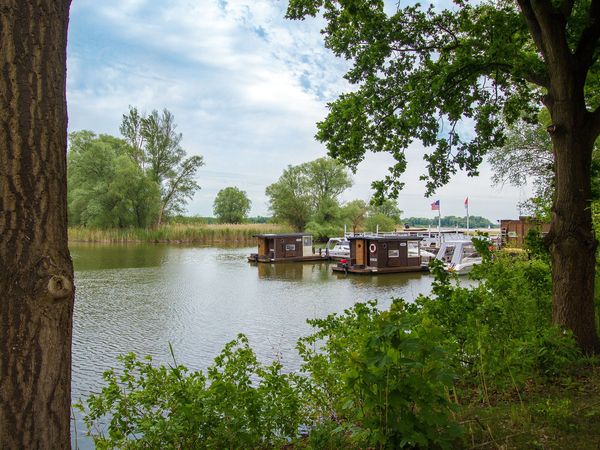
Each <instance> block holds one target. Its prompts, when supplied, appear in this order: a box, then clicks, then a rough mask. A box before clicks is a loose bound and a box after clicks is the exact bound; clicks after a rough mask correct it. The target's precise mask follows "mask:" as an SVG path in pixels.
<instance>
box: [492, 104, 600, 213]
mask: <svg viewBox="0 0 600 450" xmlns="http://www.w3.org/2000/svg"><path fill="white" fill-rule="evenodd" d="M546 115H547V114H543V116H546ZM540 116H542V114H540ZM548 120H549V119H545V121H546V122H548ZM489 162H490V164H491V166H492V168H493V169H494V175H493V176H492V182H493V183H494V184H496V185H503V184H505V183H509V184H511V185H513V186H531V187H532V190H533V191H532V197H531V198H529V199H527V200H525V201H524V202H522V203H521V205H520V206H521V207H522V208H523V209H524V211H525V212H526V213H527V214H531V215H533V216H536V217H539V218H541V219H544V220H550V216H551V207H552V200H553V197H554V193H555V174H554V156H553V154H552V142H551V140H550V136H549V135H548V132H547V131H546V128H545V126H544V120H543V119H541V118H540V121H539V122H536V123H529V122H525V121H519V122H516V123H515V124H513V125H511V126H509V127H508V131H507V135H506V141H505V143H504V145H503V146H502V147H497V148H493V149H491V150H490V154H489ZM591 170H592V180H591V182H592V199H594V200H597V199H600V141H598V140H597V141H596V143H595V145H594V151H593V153H592V167H591Z"/></svg>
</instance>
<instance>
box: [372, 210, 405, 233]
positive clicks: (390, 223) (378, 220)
mask: <svg viewBox="0 0 600 450" xmlns="http://www.w3.org/2000/svg"><path fill="white" fill-rule="evenodd" d="M397 228H398V222H396V221H395V220H394V219H393V218H391V217H389V216H387V215H385V214H383V213H380V212H376V213H374V214H373V213H370V214H369V216H368V217H367V219H366V220H365V229H366V230H368V231H377V230H379V232H383V231H394V230H396V229H397Z"/></svg>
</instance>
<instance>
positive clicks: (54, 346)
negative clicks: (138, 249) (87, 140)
mask: <svg viewBox="0 0 600 450" xmlns="http://www.w3.org/2000/svg"><path fill="white" fill-rule="evenodd" d="M70 3H71V2H70V1H69V0H56V1H53V2H40V1H37V0H36V1H33V0H5V1H3V2H2V12H1V18H2V26H0V42H2V45H0V66H1V67H2V77H1V79H0V125H1V126H0V234H1V236H2V239H1V242H0V261H1V263H0V265H1V266H2V270H0V292H2V297H1V299H0V322H1V323H2V326H0V355H1V356H0V448H2V449H21V448H39V449H51V448H61V449H66V448H70V447H71V443H70V406H71V340H72V315H73V300H74V289H73V266H72V262H71V257H70V256H69V249H68V245H67V183H66V150H67V104H66V70H67V68H66V60H67V51H66V50H67V27H68V22H69V6H70Z"/></svg>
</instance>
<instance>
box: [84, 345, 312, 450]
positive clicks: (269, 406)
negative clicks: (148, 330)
mask: <svg viewBox="0 0 600 450" xmlns="http://www.w3.org/2000/svg"><path fill="white" fill-rule="evenodd" d="M120 361H121V363H122V364H123V367H122V368H121V370H119V372H117V371H115V370H114V369H112V370H109V371H107V372H106V373H105V374H104V380H105V381H106V383H107V385H106V386H105V387H104V388H103V389H102V392H101V393H100V394H98V395H91V396H90V397H89V398H88V399H87V401H86V405H85V406H84V405H83V404H79V405H77V406H78V408H79V409H80V410H82V411H83V412H84V413H85V414H86V416H85V418H84V420H85V422H86V424H87V426H88V429H89V430H97V429H98V428H102V427H101V425H100V424H102V423H104V422H105V420H106V419H109V422H108V426H107V429H106V433H102V432H95V433H93V436H94V441H95V444H96V446H97V448H99V449H122V448H129V449H137V448H161V449H214V448H272V447H278V446H282V445H284V444H285V443H287V442H288V439H291V438H295V437H296V435H297V430H298V427H299V425H300V423H301V422H303V416H302V411H301V404H300V399H299V396H298V394H297V392H298V390H297V388H296V385H295V383H296V377H295V376H294V375H286V374H283V373H281V364H280V363H279V362H277V361H275V362H273V363H272V364H271V365H269V366H266V367H265V366H262V365H261V364H259V363H258V362H257V360H256V356H255V354H254V352H253V351H252V349H251V348H250V347H249V345H248V341H247V339H246V337H244V336H243V335H239V336H238V338H237V339H236V340H234V341H232V342H230V343H228V344H227V345H226V346H225V348H224V349H223V351H222V352H221V354H220V355H219V356H218V357H217V358H216V359H215V362H214V364H213V365H212V366H211V367H210V368H209V369H208V371H207V374H206V375H204V374H203V373H202V372H190V371H188V370H187V369H186V368H185V367H183V366H181V365H178V364H175V365H174V366H169V367H167V366H164V365H161V366H158V367H157V366H154V365H153V364H152V361H151V358H150V357H146V359H145V360H143V361H140V360H139V359H138V358H137V357H136V356H135V355H134V354H133V353H130V354H128V355H126V356H122V357H121V358H120Z"/></svg>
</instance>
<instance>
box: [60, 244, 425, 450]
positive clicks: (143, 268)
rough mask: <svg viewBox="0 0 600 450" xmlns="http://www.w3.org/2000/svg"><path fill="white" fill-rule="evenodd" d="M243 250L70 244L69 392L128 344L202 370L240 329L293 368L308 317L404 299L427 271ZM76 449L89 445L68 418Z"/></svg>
mask: <svg viewBox="0 0 600 450" xmlns="http://www.w3.org/2000/svg"><path fill="white" fill-rule="evenodd" d="M252 250H253V249H250V248H244V249H239V248H213V247H210V248H198V247H183V246H168V245H72V246H71V253H72V256H73V262H74V266H75V280H76V285H77V290H76V302H75V315H74V330H73V399H74V401H75V400H78V399H79V398H81V397H84V396H87V395H88V394H89V393H91V392H96V391H98V390H99V389H100V387H101V386H102V372H103V371H105V370H106V369H108V368H110V367H113V366H115V365H116V357H117V355H119V354H123V353H126V352H129V351H133V352H135V353H137V354H138V355H152V356H153V357H154V359H155V360H156V361H157V362H165V363H167V362H170V361H171V357H170V354H169V348H168V345H169V343H171V344H172V345H173V348H174V349H175V353H176V356H177V359H178V361H179V362H181V363H182V364H185V365H187V366H188V367H190V368H192V369H204V368H206V367H207V366H208V365H210V363H211V362H212V360H213V358H214V357H215V356H216V355H217V354H218V353H219V351H220V350H221V349H222V348H223V346H224V345H225V344H226V343H227V342H228V341H230V340H232V339H234V338H235V337H236V335H237V334H238V333H245V334H246V335H247V336H248V338H249V340H250V343H251V345H252V347H253V348H254V350H255V352H256V353H257V355H258V357H259V359H261V360H262V361H264V362H267V361H271V360H272V359H273V358H274V357H275V356H276V355H277V356H280V357H282V358H283V364H284V366H285V367H286V368H287V369H288V370H295V369H297V368H298V366H299V363H300V361H299V359H298V356H297V354H296V351H295V344H296V341H297V339H298V338H299V337H300V336H303V335H306V334H308V333H310V331H311V328H310V327H309V326H308V324H307V323H306V319H308V318H316V317H324V316H326V315H327V314H330V313H333V312H343V311H344V309H347V308H349V307H351V306H352V305H353V304H354V303H356V302H364V301H367V300H372V299H378V300H379V303H380V305H381V306H382V307H387V306H389V304H390V303H391V299H392V298H396V297H402V298H405V299H406V300H409V301H411V300H413V299H414V298H416V297H417V296H418V295H419V294H420V293H428V292H429V291H430V284H431V278H430V276H429V275H427V274H423V275H421V274H414V273H406V274H385V275H375V276H362V275H359V276H356V275H344V274H335V275H333V274H332V273H331V267H330V264H329V263H326V262H313V263H308V262H307V263H282V264H258V265H256V264H254V265H252V264H249V263H248V262H247V261H246V255H247V254H248V253H250V252H251V251H252ZM77 429H78V439H77V444H78V445H79V447H80V448H89V447H90V442H89V440H88V441H86V440H85V438H83V437H82V436H83V433H84V431H85V427H84V425H83V424H82V423H81V421H80V419H78V424H77Z"/></svg>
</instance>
